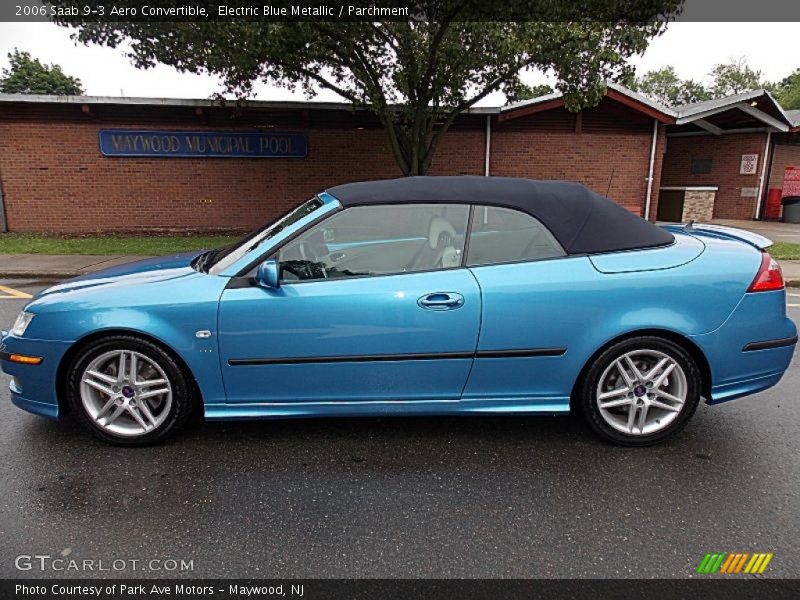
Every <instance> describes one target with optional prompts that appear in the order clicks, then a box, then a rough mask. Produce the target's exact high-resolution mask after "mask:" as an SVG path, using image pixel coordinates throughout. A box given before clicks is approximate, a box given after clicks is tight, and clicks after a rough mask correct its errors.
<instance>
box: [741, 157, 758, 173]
mask: <svg viewBox="0 0 800 600" xmlns="http://www.w3.org/2000/svg"><path fill="white" fill-rule="evenodd" d="M757 168H758V154H742V162H741V164H740V165H739V175H755V174H756V169H757Z"/></svg>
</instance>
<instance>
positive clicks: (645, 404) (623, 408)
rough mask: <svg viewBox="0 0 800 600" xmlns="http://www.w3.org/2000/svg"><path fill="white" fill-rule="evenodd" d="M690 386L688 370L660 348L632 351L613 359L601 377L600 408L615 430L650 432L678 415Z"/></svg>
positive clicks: (665, 424) (597, 399) (598, 398)
mask: <svg viewBox="0 0 800 600" xmlns="http://www.w3.org/2000/svg"><path fill="white" fill-rule="evenodd" d="M688 389H689V386H688V383H687V379H686V373H685V372H684V370H683V368H682V367H681V365H680V364H679V363H678V362H677V361H676V360H675V359H674V358H673V357H671V356H669V355H668V354H665V353H663V352H660V351H658V350H652V349H642V350H633V351H631V352H626V353H625V354H622V355H621V356H619V357H618V358H617V359H616V360H614V361H612V362H611V364H610V365H609V366H608V367H607V368H606V370H605V371H604V372H603V374H602V375H601V376H600V380H599V382H598V384H597V390H596V402H597V408H598V409H599V412H600V416H601V417H602V418H603V420H604V421H605V422H606V423H607V424H608V425H610V426H611V427H612V428H614V429H615V430H617V431H619V432H622V433H624V434H626V435H633V436H643V435H650V434H653V433H657V432H659V431H661V430H663V429H665V428H666V427H668V426H669V425H670V424H671V423H672V422H673V421H674V420H675V419H676V418H677V417H678V415H679V414H680V413H681V411H682V410H683V408H684V406H685V404H686V399H687V394H688Z"/></svg>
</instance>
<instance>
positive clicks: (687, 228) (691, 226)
mask: <svg viewBox="0 0 800 600" xmlns="http://www.w3.org/2000/svg"><path fill="white" fill-rule="evenodd" d="M683 229H684V230H685V231H692V230H694V219H689V222H688V223H686V225H684V226H683Z"/></svg>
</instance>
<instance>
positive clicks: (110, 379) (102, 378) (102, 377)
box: [86, 371, 117, 385]
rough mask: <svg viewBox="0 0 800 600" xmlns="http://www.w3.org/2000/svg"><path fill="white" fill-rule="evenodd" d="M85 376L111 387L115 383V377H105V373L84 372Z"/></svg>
mask: <svg viewBox="0 0 800 600" xmlns="http://www.w3.org/2000/svg"><path fill="white" fill-rule="evenodd" d="M86 375H88V376H90V377H94V378H95V379H99V380H100V381H103V382H105V383H108V384H111V385H114V384H115V383H117V378H116V377H112V376H111V375H106V374H105V373H101V372H100V371H86Z"/></svg>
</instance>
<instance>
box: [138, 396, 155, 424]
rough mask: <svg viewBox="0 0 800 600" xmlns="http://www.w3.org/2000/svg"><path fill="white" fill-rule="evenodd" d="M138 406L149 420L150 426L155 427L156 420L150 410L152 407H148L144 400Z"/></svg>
mask: <svg viewBox="0 0 800 600" xmlns="http://www.w3.org/2000/svg"><path fill="white" fill-rule="evenodd" d="M138 406H139V409H140V410H141V411H142V414H143V415H144V416H145V417H146V418H147V420H148V421H150V424H151V425H153V426H155V424H156V418H155V417H154V416H153V413H152V411H151V410H150V407H149V406H147V402H145V401H144V400H142V401H141V402H139V405H138Z"/></svg>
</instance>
